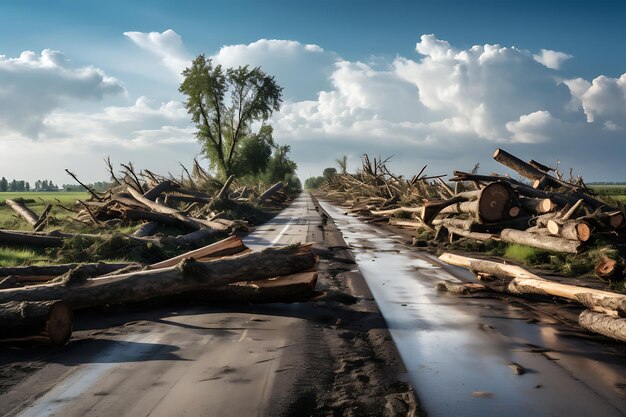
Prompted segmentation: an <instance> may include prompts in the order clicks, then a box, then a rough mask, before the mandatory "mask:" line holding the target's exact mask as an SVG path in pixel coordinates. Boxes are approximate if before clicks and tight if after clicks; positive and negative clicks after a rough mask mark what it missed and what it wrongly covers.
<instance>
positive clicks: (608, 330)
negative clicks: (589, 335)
mask: <svg viewBox="0 0 626 417" xmlns="http://www.w3.org/2000/svg"><path fill="white" fill-rule="evenodd" d="M578 324H580V327H582V328H584V329H587V330H589V331H590V332H594V333H598V334H601V335H603V336H606V337H610V338H611V339H615V340H619V341H620V342H625V343H626V318H621V317H618V318H615V317H611V316H609V315H606V314H603V313H598V312H595V311H591V310H585V311H583V312H582V313H580V316H578Z"/></svg>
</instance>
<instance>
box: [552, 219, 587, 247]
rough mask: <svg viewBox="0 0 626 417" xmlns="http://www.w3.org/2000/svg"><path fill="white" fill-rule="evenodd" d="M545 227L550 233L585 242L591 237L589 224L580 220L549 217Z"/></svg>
mask: <svg viewBox="0 0 626 417" xmlns="http://www.w3.org/2000/svg"><path fill="white" fill-rule="evenodd" d="M547 228H548V231H549V232H550V234H552V235H554V236H559V237H562V238H564V239H569V240H579V241H581V242H586V241H588V240H589V239H590V238H591V226H589V224H588V223H586V222H584V221H581V220H567V221H561V220H560V219H550V220H548V224H547Z"/></svg>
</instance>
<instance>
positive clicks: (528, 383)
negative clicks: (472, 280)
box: [321, 202, 626, 417]
mask: <svg viewBox="0 0 626 417" xmlns="http://www.w3.org/2000/svg"><path fill="white" fill-rule="evenodd" d="M321 206H322V208H323V209H324V210H325V211H326V212H327V213H328V215H329V216H330V217H332V218H333V220H334V222H335V225H336V226H337V228H338V229H339V230H340V231H341V233H342V234H343V238H344V239H345V241H346V242H347V243H348V244H349V245H350V248H351V250H352V252H353V253H354V254H355V257H356V261H357V263H358V265H359V270H360V272H361V273H362V275H363V277H364V278H365V281H366V282H367V284H368V286H369V288H370V290H371V292H372V293H373V295H374V297H375V299H376V302H377V304H378V306H379V308H380V310H381V312H382V314H383V316H384V317H385V320H386V322H387V325H388V327H389V330H390V332H391V335H392V336H393V339H394V341H395V343H396V346H397V347H398V350H399V351H400V355H401V356H402V359H403V361H404V364H405V366H406V368H407V371H408V373H409V378H410V381H411V383H412V385H413V387H414V389H415V390H416V392H417V396H418V397H419V399H420V401H421V403H422V407H423V408H424V410H425V411H426V413H427V414H428V415H429V416H430V417H436V416H502V415H506V416H520V417H521V416H569V417H573V416H581V417H582V416H590V415H595V416H623V415H626V356H625V355H626V349H625V348H624V346H623V344H620V343H611V342H610V341H606V342H598V340H597V339H594V338H590V337H588V336H587V335H585V334H584V332H581V331H578V330H576V329H573V328H569V327H567V326H563V325H561V324H560V323H559V322H558V321H556V320H555V319H554V318H553V317H550V316H547V315H542V314H540V313H534V312H532V311H529V310H527V309H525V308H522V307H520V305H519V303H518V305H516V304H515V303H516V301H515V300H513V303H512V304H510V303H506V302H503V301H501V300H497V299H489V298H475V297H460V296H457V295H451V294H445V293H444V294H440V293H438V292H437V291H436V290H435V284H436V282H437V281H440V280H447V281H452V282H462V281H467V280H468V278H469V277H471V274H470V273H469V272H468V271H467V270H464V269H461V268H455V267H449V266H447V265H442V264H441V263H440V262H439V261H438V260H437V259H436V258H435V257H433V256H430V255H428V254H426V253H423V252H418V251H416V250H414V249H412V248H407V246H406V245H404V244H402V243H399V242H400V241H402V238H401V236H393V235H390V234H389V232H388V231H387V230H382V229H379V228H377V227H375V226H372V225H370V224H365V223H363V222H361V221H359V220H358V219H357V218H355V217H354V216H348V215H346V214H344V213H343V210H341V209H339V208H337V207H335V206H332V205H331V204H328V203H324V202H322V203H321ZM513 364H518V365H521V366H522V367H523V368H524V369H525V371H526V373H525V374H524V375H516V374H515V373H514V372H513V371H512V368H511V365H513Z"/></svg>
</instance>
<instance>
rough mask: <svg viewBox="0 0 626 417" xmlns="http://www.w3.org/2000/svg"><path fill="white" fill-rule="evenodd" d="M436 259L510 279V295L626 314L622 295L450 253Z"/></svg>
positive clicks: (506, 265) (625, 300) (510, 266)
mask: <svg viewBox="0 0 626 417" xmlns="http://www.w3.org/2000/svg"><path fill="white" fill-rule="evenodd" d="M439 259H440V260H441V261H443V262H446V263H449V264H451V265H456V266H461V267H464V268H467V269H470V270H471V271H473V272H484V273H487V274H490V275H493V276H497V277H501V278H513V279H512V280H511V282H510V283H509V284H508V286H507V288H506V289H507V291H508V292H510V293H512V294H517V295H522V294H539V295H549V296H556V297H562V298H566V299H569V300H573V301H577V302H579V303H581V304H582V305H584V306H585V307H587V308H591V309H594V308H601V309H608V310H614V311H617V313H618V314H619V315H620V316H624V315H626V295H623V294H618V293H613V292H610V291H602V290H596V289H593V288H585V287H578V286H576V285H567V284H561V283H558V282H553V281H548V280H546V279H543V278H541V277H539V276H538V275H535V274H533V273H531V272H529V271H527V270H525V269H524V268H521V267H519V266H515V265H509V264H503V263H498V262H492V261H486V260H482V259H475V258H468V257H465V256H460V255H454V254H451V253H444V254H443V255H441V256H440V257H439Z"/></svg>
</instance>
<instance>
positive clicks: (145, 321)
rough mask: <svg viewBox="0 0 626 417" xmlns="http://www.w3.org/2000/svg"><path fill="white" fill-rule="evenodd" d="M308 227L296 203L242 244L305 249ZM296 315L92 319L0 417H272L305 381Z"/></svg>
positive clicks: (306, 326) (17, 390) (0, 406)
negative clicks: (302, 246)
mask: <svg viewBox="0 0 626 417" xmlns="http://www.w3.org/2000/svg"><path fill="white" fill-rule="evenodd" d="M313 221H315V225H317V224H319V215H318V214H317V212H316V211H315V210H314V207H313V205H312V202H311V200H310V198H308V196H307V195H306V194H303V195H302V196H301V197H300V198H298V199H297V200H296V201H295V202H294V203H293V204H292V205H291V206H290V207H289V208H287V209H286V210H285V211H283V212H282V213H281V214H280V215H278V216H276V217H275V218H274V219H272V220H271V221H270V222H268V223H266V224H265V225H263V226H262V227H260V228H259V229H258V230H256V231H255V232H254V233H252V234H251V235H249V236H248V237H247V238H246V239H245V243H246V244H247V245H248V246H249V247H251V248H252V249H255V250H256V249H262V248H265V247H268V246H274V245H283V244H290V243H296V242H301V241H307V240H310V239H309V236H308V233H309V229H310V227H309V226H310V224H311V222H313ZM297 308H298V305H294V306H290V305H283V306H281V307H276V306H268V308H266V309H265V310H266V314H263V312H264V309H263V308H257V309H256V310H257V311H258V313H252V314H251V313H249V312H236V310H235V311H232V312H226V313H225V312H223V309H222V310H221V311H220V310H216V309H211V308H207V307H186V306H182V307H180V309H178V308H177V309H172V308H161V309H156V310H150V311H149V312H147V313H146V312H141V311H139V312H135V313H131V314H128V313H116V314H113V315H112V317H109V318H108V320H107V319H102V318H98V317H93V315H96V316H97V315H98V314H99V313H98V312H95V313H92V316H89V315H88V316H87V317H82V321H80V322H78V323H77V327H78V331H77V332H75V338H76V337H78V341H74V342H73V343H72V344H71V345H70V346H69V347H68V348H67V349H66V350H64V351H61V352H58V353H57V354H55V355H52V357H51V358H47V360H46V362H48V363H47V364H46V365H45V366H43V367H42V368H41V369H39V370H38V371H37V372H35V373H33V374H32V375H31V376H30V377H28V378H26V379H25V380H23V381H22V382H20V383H19V384H18V385H16V386H14V387H13V388H12V389H11V390H10V391H8V392H7V393H5V394H4V395H2V396H0V414H2V415H5V414H8V415H15V414H17V415H21V416H51V415H63V416H86V415H89V416H99V415H117V416H147V415H151V416H174V415H178V416H183V415H188V416H202V415H206V416H255V415H279V414H281V413H282V410H281V409H280V404H282V403H283V402H284V401H282V400H283V399H284V398H286V397H289V396H292V393H290V390H291V389H292V388H293V386H294V384H295V383H297V381H298V380H299V379H302V378H303V377H304V375H303V373H304V372H307V371H308V369H307V367H306V366H302V358H305V357H307V356H309V355H310V352H308V349H309V348H310V347H309V346H307V344H306V343H304V341H305V340H307V338H308V337H310V336H312V334H313V333H315V331H316V324H315V323H312V322H311V321H309V320H307V319H305V318H300V317H299V316H301V315H303V314H298V312H294V314H293V315H291V314H290V310H293V309H297ZM274 310H280V311H274ZM98 320H99V321H101V322H102V323H100V324H96V326H95V327H101V329H100V330H98V329H96V330H94V329H93V327H94V322H97V321H98ZM116 320H117V321H118V322H122V323H123V325H121V326H114V325H115V321H116ZM81 328H82V329H83V330H81ZM270 406H271V407H273V408H271V409H268V407H270Z"/></svg>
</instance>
